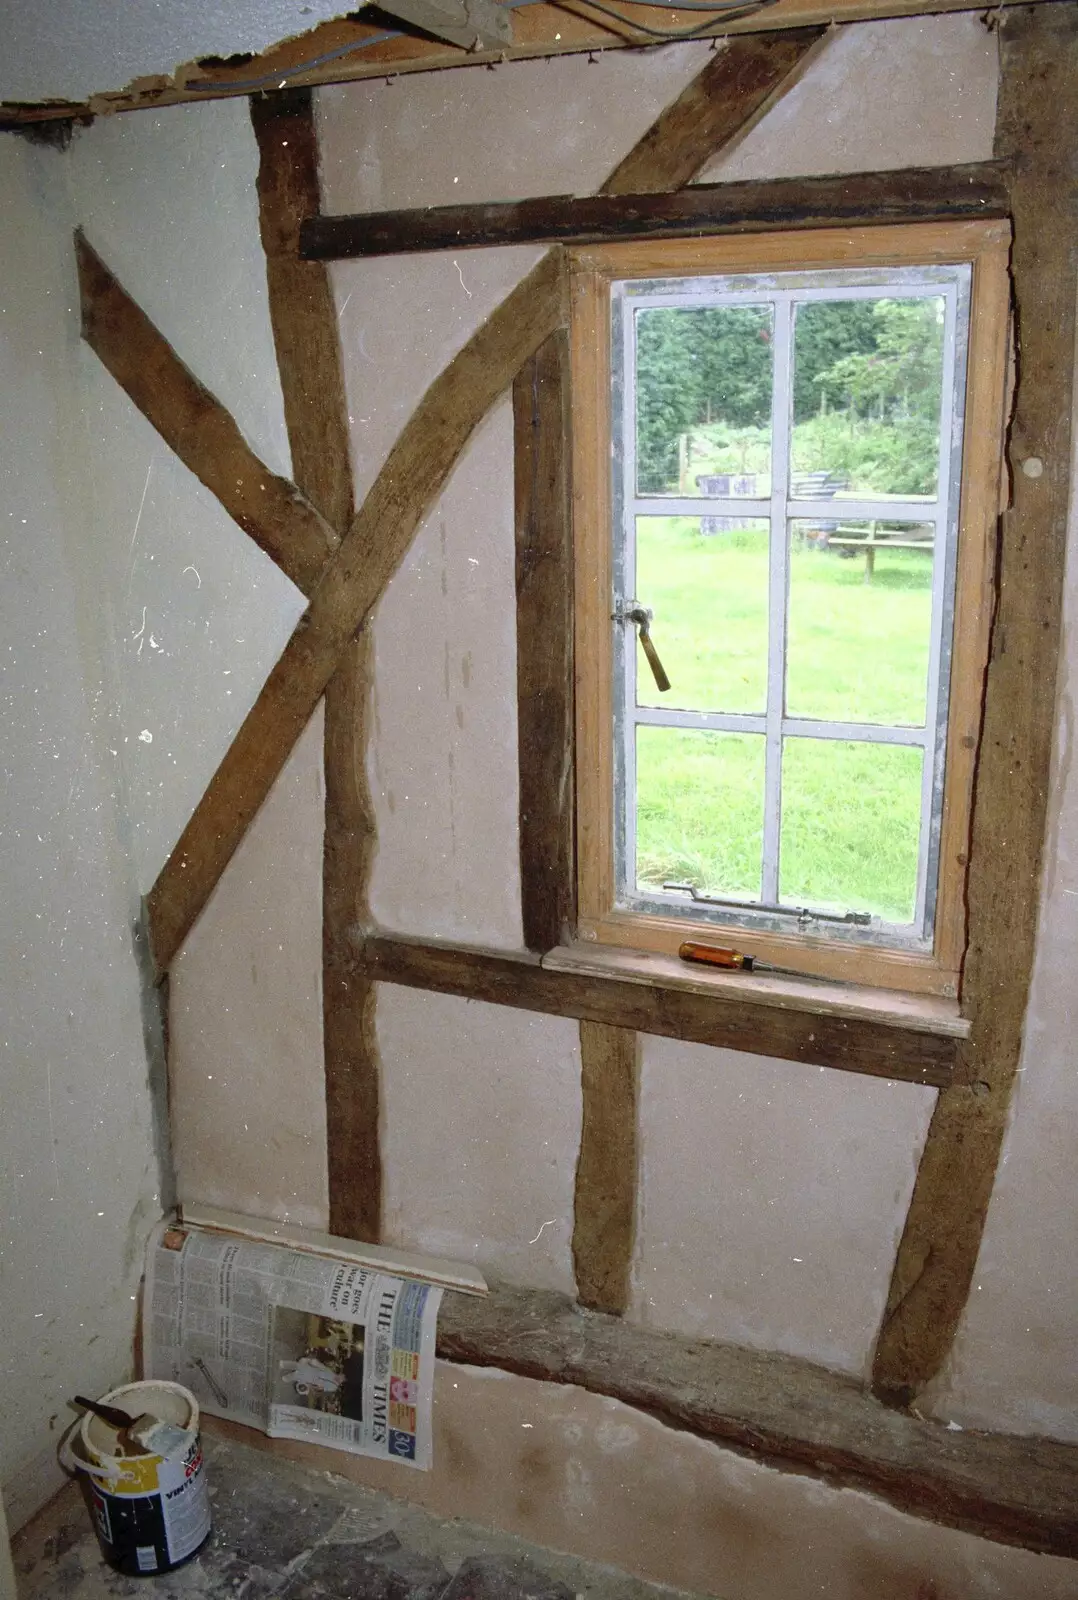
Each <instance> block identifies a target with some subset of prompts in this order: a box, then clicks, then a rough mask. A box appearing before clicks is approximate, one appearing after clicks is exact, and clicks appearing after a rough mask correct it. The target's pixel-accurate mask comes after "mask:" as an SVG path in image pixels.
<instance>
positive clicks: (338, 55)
mask: <svg viewBox="0 0 1078 1600" xmlns="http://www.w3.org/2000/svg"><path fill="white" fill-rule="evenodd" d="M544 3H547V4H551V5H554V6H556V7H558V8H559V9H561V10H563V11H569V12H570V14H571V9H572V8H571V7H570V6H567V5H565V4H563V3H562V0H501V6H502V9H503V10H505V11H518V10H519V9H520V8H521V6H534V5H541V4H544ZM579 3H580V4H582V5H589V6H591V7H593V9H594V10H596V11H601V12H603V13H604V14H605V15H606V16H608V17H613V18H614V19H615V21H617V22H622V23H624V24H625V25H626V27H629V28H632V29H633V30H634V32H636V33H645V34H647V35H648V37H649V38H653V39H669V40H670V41H671V42H676V41H677V40H679V39H708V38H711V37H712V35H711V34H708V33H705V32H702V31H701V29H704V28H708V27H714V26H715V25H716V24H718V23H720V22H724V21H725V22H729V21H730V20H731V19H732V18H735V17H746V16H751V15H752V13H753V12H755V11H762V10H763V9H764V7H765V6H773V5H777V4H778V0H748V3H747V4H746V3H743V0H727V3H725V4H723V0H718V3H717V4H715V5H712V4H710V0H684V3H683V4H681V5H679V4H678V0H621V3H622V4H623V5H627V6H648V7H650V8H651V9H652V10H656V11H709V12H711V20H710V22H707V23H702V24H700V25H699V27H696V28H688V29H685V30H684V31H683V30H682V29H680V28H678V29H673V30H670V29H666V28H651V27H648V26H647V24H646V23H643V22H633V21H632V20H631V19H630V18H629V17H626V16H623V15H622V13H621V12H620V11H615V10H613V9H612V8H611V7H610V6H606V5H604V4H603V3H602V0H579ZM404 37H405V34H404V30H403V28H393V29H390V30H388V31H387V32H385V33H372V34H370V35H369V36H368V37H367V38H366V39H356V40H355V41H354V42H353V43H352V44H342V45H339V46H338V47H337V49H336V50H327V51H326V53H325V54H324V55H321V56H312V57H311V59H310V60H309V61H300V62H297V63H296V65H295V66H291V67H282V68H281V69H280V71H278V72H269V73H267V74H266V76H265V77H263V78H228V79H214V81H213V82H212V83H185V84H184V85H183V88H184V92H185V93H186V94H220V92H221V90H222V89H241V90H246V89H270V88H281V87H283V86H284V84H285V83H287V81H288V79H289V78H296V77H298V76H299V75H300V73H303V72H315V71H317V69H318V68H319V67H327V66H329V64H330V63H331V62H333V61H340V60H342V59H343V58H344V57H345V56H350V55H354V54H356V53H357V52H358V51H360V50H369V49H370V48H371V46H372V45H375V44H386V43H387V42H388V41H389V40H390V39H403V38H404ZM582 48H583V46H582Z"/></svg>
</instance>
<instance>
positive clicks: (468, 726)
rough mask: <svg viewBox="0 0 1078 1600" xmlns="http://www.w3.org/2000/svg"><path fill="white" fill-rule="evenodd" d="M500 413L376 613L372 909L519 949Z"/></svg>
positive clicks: (509, 514) (402, 921)
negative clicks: (374, 829) (374, 848)
mask: <svg viewBox="0 0 1078 1600" xmlns="http://www.w3.org/2000/svg"><path fill="white" fill-rule="evenodd" d="M512 451H513V417H512V407H511V405H510V403H509V400H508V398H506V399H505V400H504V401H502V402H501V403H500V404H499V405H498V406H497V407H496V408H495V410H494V411H493V412H492V413H491V415H490V416H489V417H488V418H487V420H486V422H485V423H483V424H482V426H481V427H480V429H479V430H478V432H477V433H476V435H475V436H474V438H473V439H472V441H471V443H470V444H469V446H468V448H467V450H466V452H465V454H464V456H463V458H462V459H461V461H460V462H459V464H458V465H457V468H456V470H455V471H454V473H453V475H452V477H451V479H450V481H449V483H448V485H447V486H446V489H445V492H444V493H443V494H442V496H441V498H440V500H439V501H438V502H437V504H436V505H435V506H434V507H433V509H432V511H431V513H430V515H429V516H428V517H427V519H426V521H425V522H424V524H423V526H422V527H421V529H420V530H419V534H418V535H417V537H416V540H415V543H414V544H413V546H412V548H411V550H410V552H409V554H408V556H407V557H406V559H405V562H404V565H403V566H402V567H401V570H400V571H399V572H398V573H397V574H396V576H395V577H394V578H393V579H392V580H391V582H390V584H389V587H388V589H387V591H386V593H385V595H384V596H383V598H382V600H381V602H380V603H379V605H378V607H377V610H376V611H375V613H374V623H373V632H374V643H375V674H374V676H375V689H374V694H373V698H372V716H371V723H372V731H371V737H370V745H369V749H368V778H369V783H370V790H371V797H372V802H373V806H374V813H375V820H376V829H377V837H378V848H377V852H376V855H375V860H374V866H373V870H372V874H371V885H370V907H371V913H372V915H373V917H374V919H375V921H376V922H377V923H378V924H379V925H380V926H381V927H384V928H390V929H393V930H395V931H399V932H401V933H409V934H418V935H425V936H428V937H435V938H438V937H440V938H445V939H457V940H463V941H464V942H466V943H469V942H470V943H472V944H485V945H497V946H500V947H503V948H506V947H507V948H510V949H513V948H516V949H519V948H520V946H521V944H522V942H523V933H522V929H521V913H520V850H519V844H518V828H519V825H518V811H519V799H518V792H517V716H516V694H515V687H516V628H515V620H516V584H515V574H514V534H513V467H512Z"/></svg>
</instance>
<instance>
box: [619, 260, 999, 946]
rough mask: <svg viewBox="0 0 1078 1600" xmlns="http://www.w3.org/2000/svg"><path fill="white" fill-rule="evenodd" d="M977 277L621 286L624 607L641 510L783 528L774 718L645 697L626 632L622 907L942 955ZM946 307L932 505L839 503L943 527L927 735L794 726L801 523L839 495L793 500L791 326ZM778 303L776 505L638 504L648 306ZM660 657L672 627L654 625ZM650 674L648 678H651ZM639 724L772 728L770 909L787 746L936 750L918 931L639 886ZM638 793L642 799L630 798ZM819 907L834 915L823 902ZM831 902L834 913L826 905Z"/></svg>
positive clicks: (774, 565) (827, 514) (859, 274)
mask: <svg viewBox="0 0 1078 1600" xmlns="http://www.w3.org/2000/svg"><path fill="white" fill-rule="evenodd" d="M971 283H972V272H971V268H970V265H969V263H968V262H961V263H955V264H954V265H942V266H941V265H932V266H924V267H919V266H903V267H888V268H866V269H863V270H859V269H848V268H826V269H819V270H814V271H794V272H778V273H768V274H760V273H755V274H748V273H737V274H732V275H729V276H721V277H717V276H710V275H709V276H699V277H689V278H678V279H673V280H671V279H663V278H632V279H617V278H615V279H614V280H613V281H612V282H611V340H612V343H611V353H612V363H611V376H612V394H611V416H612V422H613V430H612V444H613V449H612V472H613V483H612V488H613V496H612V506H613V535H614V537H613V575H614V601H615V603H614V607H613V610H614V613H615V615H616V614H618V613H620V612H622V611H623V610H624V608H625V606H626V605H627V604H628V603H629V602H631V601H634V600H635V601H637V602H639V603H640V604H642V605H645V606H646V605H647V604H648V597H647V595H646V594H636V593H634V590H633V585H634V574H635V566H636V551H635V540H636V519H637V517H638V516H677V515H687V516H722V515H730V516H736V517H742V518H746V517H759V518H767V519H769V521H770V558H769V560H770V564H769V625H768V672H767V700H766V708H765V710H764V712H763V714H741V713H719V712H693V711H680V710H667V709H665V708H657V707H644V706H639V705H638V704H637V672H638V670H639V655H640V652H639V651H638V649H637V645H636V635H635V629H633V628H631V627H630V626H628V625H626V624H624V623H622V622H618V621H613V622H612V625H613V627H614V674H613V685H614V707H613V709H614V749H615V767H614V771H615V796H614V866H615V884H616V889H615V894H616V904H617V906H618V907H619V908H620V909H625V910H629V911H632V912H637V913H642V914H645V915H647V914H653V915H661V916H666V917H669V916H670V915H671V914H673V915H675V916H677V917H684V918H686V919H687V920H690V921H694V922H702V923H705V924H706V923H708V922H712V923H716V924H724V925H728V926H734V927H738V926H741V927H744V928H745V929H747V930H754V931H768V932H775V933H783V934H790V933H808V934H811V935H814V936H816V937H819V936H821V935H822V936H824V937H826V938H828V939H832V938H833V939H836V940H839V941H842V942H851V943H856V944H870V945H883V946H886V947H890V948H899V949H906V950H913V951H925V950H929V949H931V947H932V943H933V936H934V925H935V904H936V891H937V886H938V877H939V843H940V829H941V820H942V813H943V779H944V770H945V762H946V741H947V709H948V695H949V681H950V652H951V635H952V631H953V616H954V591H955V572H956V565H957V543H958V521H959V498H960V489H961V472H962V434H963V423H964V397H965V385H966V357H967V345H968V331H969V314H970V294H971ZM928 296H931V297H933V298H941V297H942V298H943V300H944V306H945V322H944V340H943V352H944V366H943V396H942V410H941V417H940V443H939V462H938V470H937V493H936V497H935V499H921V498H918V499H912V500H910V501H896V500H893V499H874V498H873V497H871V496H868V497H864V498H860V499H857V500H843V501H842V502H841V509H842V515H843V517H844V519H846V520H872V519H878V518H886V519H887V520H888V521H916V522H921V523H928V522H931V523H932V524H933V527H934V540H933V548H934V556H933V587H932V607H931V635H930V650H929V665H928V682H927V686H926V701H925V704H926V716H925V722H924V725H923V726H921V727H909V726H899V725H887V724H879V723H867V724H866V723H856V722H840V721H831V720H825V719H820V720H817V719H809V718H803V717H801V718H797V717H789V716H787V715H786V713H785V706H784V694H785V672H786V642H787V641H786V631H787V616H788V606H789V562H788V553H789V528H790V524H791V523H792V522H794V521H796V520H801V519H805V518H813V517H818V518H822V519H824V520H828V521H833V520H834V515H835V508H836V502H835V501H834V500H822V499H816V500H813V499H797V500H795V499H793V498H791V496H790V493H789V456H790V451H789V443H790V433H791V417H792V406H793V385H792V371H793V347H792V346H793V338H792V335H793V321H794V314H795V307H796V306H797V305H799V304H804V303H806V302H808V301H813V300H816V301H819V300H836V299H841V300H850V299H873V300H876V299H883V298H886V299H900V298H924V297H928ZM719 305H721V306H731V305H770V306H772V307H773V317H774V322H773V337H772V350H773V360H774V367H773V373H774V380H773V390H772V439H771V493H770V496H769V497H768V498H766V499H758V498H747V497H737V496H729V497H719V496H710V495H709V496H706V497H705V496H641V495H639V494H637V492H636V487H637V486H636V381H635V370H636V362H635V350H636V345H635V318H634V312H635V311H636V310H645V309H647V310H651V309H658V308H665V307H677V308H681V307H697V306H698V307H712V306H719ZM655 640H656V644H657V646H658V648H659V650H660V653H661V649H662V618H661V617H657V618H656V619H655ZM645 670H646V669H645ZM640 726H660V727H678V728H686V729H699V730H704V729H714V730H716V731H721V732H735V733H736V732H740V733H755V734H759V735H763V737H764V738H765V741H766V748H765V779H764V840H763V850H762V874H761V893H760V895H759V900H760V901H761V902H762V903H764V904H771V905H773V904H775V903H776V902H777V901H778V898H779V894H778V887H779V847H780V829H781V783H782V771H781V768H782V743H783V739H784V738H785V737H796V736H800V737H811V738H823V739H842V740H856V741H858V742H865V743H877V744H899V745H906V746H912V747H915V748H918V749H920V750H921V751H922V752H923V759H922V782H921V818H920V843H919V852H918V870H917V892H916V906H915V912H914V917H913V920H912V922H910V923H891V922H886V921H884V920H882V919H879V918H874V919H873V920H872V922H871V923H870V924H869V925H868V926H867V927H865V926H852V925H846V924H842V923H835V922H829V921H822V920H818V919H816V918H812V917H808V918H806V917H804V916H803V915H802V916H800V917H799V915H798V910H799V908H797V907H791V909H790V911H789V912H788V913H787V912H785V911H783V912H781V913H775V912H772V911H766V910H761V909H758V908H757V907H755V906H754V905H752V904H751V903H746V904H745V905H744V906H740V905H731V904H729V903H727V902H724V903H722V904H721V905H715V906H708V905H706V904H702V903H700V902H698V901H696V902H694V901H689V900H687V899H686V897H685V895H684V894H677V893H669V892H665V893H664V892H662V891H658V890H647V891H642V890H640V889H639V888H638V886H637V884H636V881H635V879H636V872H635V862H636V807H635V794H636V730H637V728H638V727H640ZM630 800H632V802H633V803H630ZM813 909H818V910H819V909H824V908H822V907H816V908H813ZM828 909H829V908H828Z"/></svg>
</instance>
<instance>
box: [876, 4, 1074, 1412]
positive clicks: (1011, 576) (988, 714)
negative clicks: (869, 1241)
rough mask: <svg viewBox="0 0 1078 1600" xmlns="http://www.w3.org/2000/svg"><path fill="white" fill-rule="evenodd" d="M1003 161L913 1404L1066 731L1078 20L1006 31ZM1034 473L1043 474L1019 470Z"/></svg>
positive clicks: (900, 1330)
mask: <svg viewBox="0 0 1078 1600" xmlns="http://www.w3.org/2000/svg"><path fill="white" fill-rule="evenodd" d="M999 26H1000V36H1001V44H1002V63H1001V64H1002V76H1001V82H1000V97H999V111H998V117H997V125H996V154H997V155H998V156H1001V157H1002V158H1004V159H1005V160H1007V161H1008V162H1009V163H1010V167H1009V171H1010V177H1009V186H1010V193H1011V205H1012V213H1013V219H1014V250H1013V255H1012V270H1013V281H1014V302H1015V318H1016V334H1017V345H1018V352H1017V353H1018V362H1017V371H1018V385H1017V389H1016V393H1015V405H1014V414H1013V418H1012V423H1011V429H1010V435H1009V440H1008V448H1007V461H1008V466H1009V468H1010V478H1011V485H1012V495H1013V503H1012V505H1011V506H1010V508H1009V509H1008V510H1007V511H1006V512H1005V513H1004V514H1003V517H1002V519H1001V524H1000V550H999V563H998V599H997V612H996V617H995V622H994V625H993V630H992V645H991V654H990V659H989V666H988V680H987V689H986V695H985V708H984V726H983V731H982V737H981V745H980V758H979V766H978V774H977V787H976V796H975V803H974V814H973V831H972V839H971V844H970V876H969V946H968V953H967V956H966V964H965V974H964V981H963V1009H964V1010H965V1011H966V1013H967V1015H969V1016H970V1017H971V1019H972V1023H973V1028H972V1032H971V1034H970V1037H969V1039H968V1041H966V1042H964V1043H963V1044H962V1045H961V1046H960V1049H959V1059H958V1065H957V1069H956V1080H957V1081H956V1084H955V1087H953V1088H951V1089H945V1090H944V1091H942V1093H941V1094H940V1096H939V1100H938V1102H937V1105H936V1110H935V1114H934V1116H933V1118H932V1123H931V1126H930V1128H929V1133H928V1139H927V1142H926V1144H925V1149H924V1152H923V1154H922V1157H921V1164H920V1169H919V1171H918V1174H917V1182H916V1185H915V1187H914V1192H913V1198H912V1201H911V1203H910V1210H909V1215H908V1216H907V1218H906V1225H905V1230H904V1232H903V1235H902V1240H901V1243H900V1246H899V1250H898V1256H897V1259H896V1261H895V1267H894V1272H893V1275H892V1279H891V1287H890V1293H889V1295H888V1300H887V1308H886V1311H885V1314H884V1320H883V1325H882V1328H881V1331H880V1336H879V1340H878V1343H877V1348H876V1356H875V1364H874V1368H873V1387H874V1389H875V1391H876V1393H877V1395H879V1396H880V1398H882V1399H885V1400H888V1401H890V1402H892V1403H895V1404H905V1403H908V1402H909V1401H910V1400H911V1399H912V1398H913V1397H915V1396H916V1394H917V1393H918V1392H919V1390H921V1389H922V1388H923V1387H924V1385H925V1384H926V1383H927V1382H928V1381H929V1380H930V1379H931V1378H932V1377H934V1376H935V1374H936V1373H937V1372H939V1370H940V1367H941V1365H942V1363H943V1361H944V1359H945V1358H946V1356H947V1353H948V1352H949V1350H950V1348H951V1345H952V1343H953V1340H954V1336H955V1333H956V1331H957V1328H958V1324H959V1320H960V1318H961V1316H962V1312H963V1310H964V1308H965V1305H966V1301H967V1298H968V1295H969V1288H970V1284H971V1282H972V1279H973V1273H974V1269H975V1266H976V1262H977V1253H978V1250H979V1249H980V1244H981V1237H982V1233H983V1230H984V1222H985V1216H986V1213H987V1210H988V1203H989V1200H990V1199H991V1195H992V1187H993V1183H994V1180H995V1174H996V1168H997V1165H998V1161H999V1154H1000V1149H1001V1146H1002V1143H1003V1136H1004V1132H1005V1129H1006V1124H1007V1112H1008V1107H1009V1104H1010V1098H1011V1092H1012V1089H1013V1086H1014V1082H1015V1074H1016V1072H1017V1069H1018V1061H1019V1055H1020V1052H1021V1048H1022V1028H1023V1022H1024V1018H1025V1009H1026V1001H1027V997H1028V993H1029V979H1030V971H1031V968H1032V963H1033V952H1034V944H1035V937H1036V921H1037V907H1038V901H1039V893H1040V881H1041V858H1042V851H1043V843H1044V833H1045V825H1046V820H1047V799H1048V792H1047V791H1048V774H1049V765H1050V760H1051V746H1052V733H1053V728H1054V724H1055V683H1056V671H1057V665H1058V658H1059V648H1060V617H1061V606H1062V588H1063V564H1064V553H1065V547H1066V533H1067V512H1068V503H1069V497H1070V456H1071V400H1072V386H1073V373H1074V339H1075V315H1074V313H1075V296H1076V293H1078V232H1076V227H1075V218H1076V211H1078V173H1076V169H1075V155H1076V151H1078V13H1076V12H1075V9H1074V7H1072V6H1044V5H1037V6H1030V7H1024V8H1022V9H1021V10H1019V9H1015V10H1011V11H1008V12H1006V13H1005V14H1001V17H1000V24H999ZM1027 461H1036V462H1037V463H1038V467H1037V469H1036V470H1035V472H1034V473H1030V474H1027V473H1025V472H1023V470H1022V467H1023V463H1024V462H1027Z"/></svg>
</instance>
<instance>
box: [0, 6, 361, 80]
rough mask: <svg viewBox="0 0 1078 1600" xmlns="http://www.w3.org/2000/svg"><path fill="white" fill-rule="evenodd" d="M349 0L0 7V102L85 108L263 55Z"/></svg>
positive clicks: (344, 10) (340, 11) (337, 12)
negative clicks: (210, 65)
mask: <svg viewBox="0 0 1078 1600" xmlns="http://www.w3.org/2000/svg"><path fill="white" fill-rule="evenodd" d="M349 9H350V7H349V6H348V5H342V4H341V0H184V4H183V5H179V6H178V5H161V4H159V3H157V0H134V3H133V4H132V3H130V0H126V3H125V0H94V4H93V5H90V6H88V5H86V4H85V0H49V3H48V4H47V5H41V4H40V3H39V0H0V36H2V37H3V40H4V52H3V56H2V58H0V100H29V101H36V100H84V99H86V98H87V97H88V96H89V95H92V94H95V93H104V92H107V91H108V90H110V89H121V88H123V87H124V86H125V85H126V84H128V83H130V82H131V81H132V79H134V78H138V77H143V76H145V75H147V74H150V73H169V72H172V71H173V69H174V68H176V67H178V66H181V65H183V64H184V63H185V62H188V61H193V60H196V59H198V58H200V57H202V56H208V55H216V56H230V55H234V54H235V53H236V52H238V51H252V52H255V51H259V50H265V49H267V48H268V47H269V46H270V45H272V44H276V43H277V42H278V41H279V40H281V39H287V38H290V37H292V36H293V35H295V34H302V33H306V32H307V30H308V29H309V28H313V27H315V26H316V25H317V24H318V23H319V22H325V21H326V20H327V19H328V18H330V17H339V16H344V15H345V14H346V13H347V12H348V11H349Z"/></svg>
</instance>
